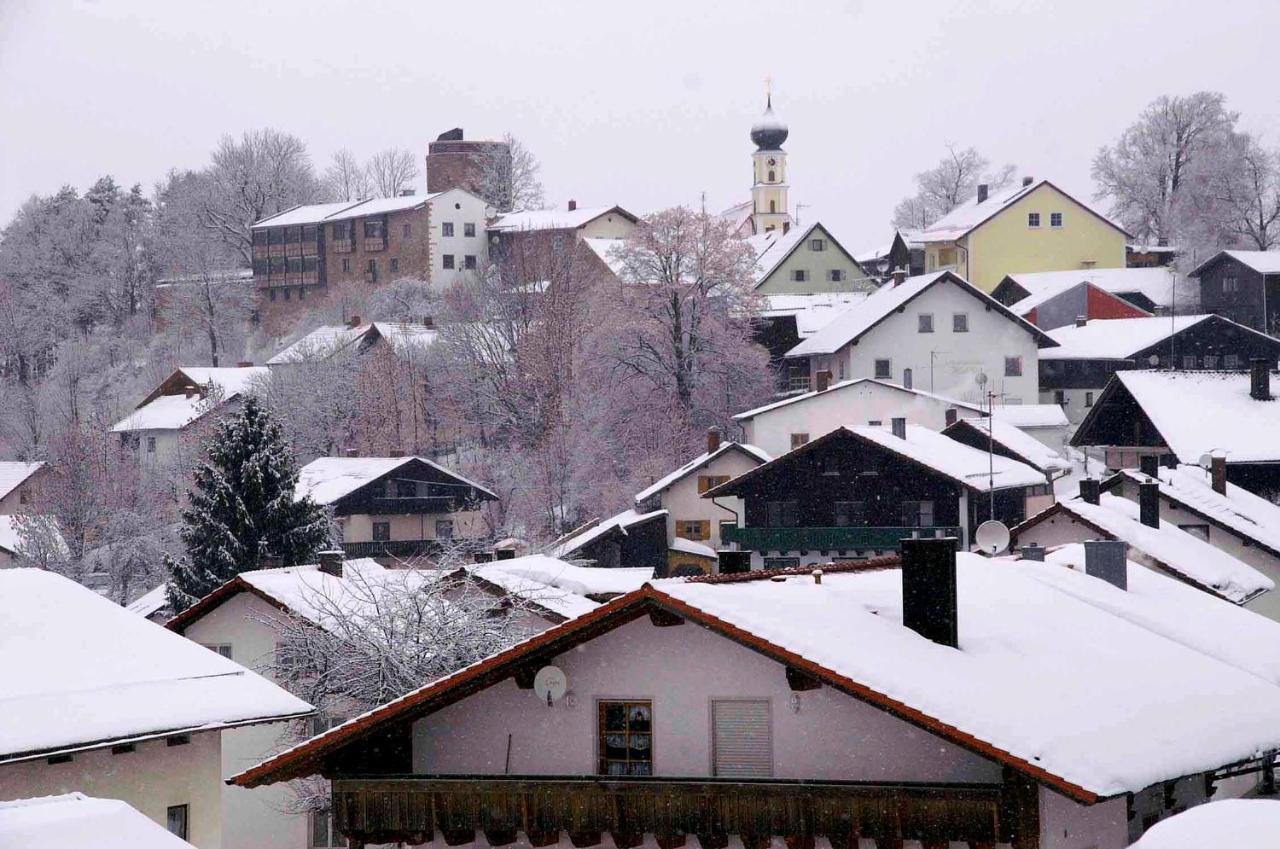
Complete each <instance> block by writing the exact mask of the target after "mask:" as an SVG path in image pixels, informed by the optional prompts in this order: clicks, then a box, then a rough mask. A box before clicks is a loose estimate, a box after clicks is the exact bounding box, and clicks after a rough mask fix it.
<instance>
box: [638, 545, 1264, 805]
mask: <svg viewBox="0 0 1280 849" xmlns="http://www.w3.org/2000/svg"><path fill="white" fill-rule="evenodd" d="M956 571H957V574H956V579H957V584H958V592H957V599H958V614H959V615H958V621H959V648H958V649H953V648H948V647H945V646H942V645H939V644H937V643H934V642H932V641H930V640H928V639H926V638H924V637H922V636H920V635H919V634H917V633H915V632H914V631H912V630H909V629H907V628H905V627H903V626H902V577H901V573H900V572H899V571H898V570H897V569H881V570H864V571H851V572H835V571H832V572H831V573H830V574H827V575H824V577H823V581H822V583H821V584H817V583H815V582H814V581H813V579H812V578H811V577H809V576H808V575H794V576H790V577H787V578H786V579H785V580H784V581H781V582H778V581H768V580H746V581H735V582H716V581H715V580H714V579H712V580H710V581H699V580H697V579H694V580H667V581H657V582H654V587H655V589H656V590H657V591H658V592H659V593H660V594H662V595H666V596H669V597H671V598H673V599H675V600H676V601H677V602H679V603H681V604H682V605H684V606H686V607H688V608H691V609H692V610H694V611H697V612H699V613H700V614H702V615H705V616H707V617H714V618H715V620H718V621H719V622H722V623H724V624H726V625H728V626H731V627H733V628H736V629H738V631H739V632H745V633H747V634H750V635H751V636H752V637H754V638H757V639H760V640H763V641H765V642H766V643H767V644H769V645H771V646H776V647H779V648H781V649H783V650H786V651H789V652H792V653H794V654H796V655H799V656H800V657H802V658H804V659H805V660H807V661H809V662H811V663H813V664H816V665H817V666H818V667H820V668H822V669H824V670H829V671H830V672H831V673H834V675H836V676H839V677H840V678H841V679H844V680H847V681H851V682H853V683H854V685H855V686H858V687H861V688H865V689H866V690H869V691H871V693H873V694H876V695H875V696H873V698H878V699H880V700H885V701H892V702H894V703H897V704H899V705H905V706H907V707H908V708H909V709H912V710H916V711H920V712H922V713H923V714H925V715H926V716H928V717H931V718H932V719H934V720H936V721H937V722H938V723H939V727H940V728H943V729H947V730H950V731H952V732H954V731H958V732H960V733H961V734H966V735H970V736H971V737H972V738H976V739H977V740H980V741H984V742H986V743H987V744H989V745H990V746H992V747H994V748H995V749H996V750H998V751H1000V752H1004V753H1007V754H1008V755H1010V756H1012V757H1013V758H1016V759H1018V760H1020V761H1021V762H1023V763H1025V764H1029V765H1033V766H1034V767H1035V768H1038V769H1041V770H1044V771H1045V772H1047V773H1048V774H1049V775H1051V776H1056V777H1058V778H1060V779H1061V780H1063V781H1065V782H1067V783H1069V784H1071V785H1074V786H1076V787H1078V788H1081V789H1083V790H1084V791H1086V792H1088V793H1092V794H1095V795H1096V796H1098V797H1109V796H1114V795H1118V794H1121V793H1126V792H1136V791H1139V790H1142V789H1144V788H1146V787H1149V786H1151V785H1153V784H1156V783H1158V782H1160V781H1163V780H1166V779H1171V778H1177V777H1181V776H1185V775H1191V774H1195V773H1198V772H1202V771H1206V770H1211V769H1215V768H1217V767H1220V766H1223V765H1225V764H1228V763H1233V762H1236V761H1240V760H1244V759H1247V758H1250V757H1252V756H1254V755H1255V753H1256V752H1257V751H1258V750H1262V749H1267V748H1272V747H1275V746H1276V745H1277V744H1278V743H1280V728H1277V726H1276V723H1275V716H1276V715H1277V711H1280V687H1278V686H1277V679H1280V663H1278V662H1277V661H1280V656H1278V654H1277V649H1276V646H1277V645H1280V626H1278V625H1277V624H1276V623H1274V622H1271V621H1269V620H1266V619H1264V618H1263V617H1259V616H1256V615H1255V614H1251V613H1248V612H1247V611H1241V610H1238V609H1236V608H1234V607H1232V606H1231V605H1225V604H1222V603H1221V602H1219V601H1215V600H1214V599H1212V598H1211V597H1209V596H1207V595H1205V594H1203V593H1199V592H1197V591H1195V590H1191V589H1189V588H1186V589H1187V592H1186V593H1183V594H1177V593H1176V588H1173V587H1169V586H1168V585H1169V584H1172V583H1173V582H1172V581H1169V580H1168V579H1164V578H1162V577H1161V576H1158V575H1152V576H1151V577H1152V578H1153V579H1154V580H1153V581H1151V582H1143V583H1138V585H1137V586H1136V587H1135V588H1134V590H1133V591H1131V592H1130V593H1128V594H1127V596H1128V597H1125V595H1126V594H1124V593H1123V591H1121V590H1118V589H1116V588H1114V587H1111V586H1110V585H1108V584H1105V583H1104V582H1102V581H1099V580H1098V579H1096V578H1092V577H1089V576H1088V575H1085V574H1081V573H1079V572H1075V571H1072V570H1068V569H1063V568H1061V567H1059V566H1054V565H1051V564H1044V563H1029V562H1009V561H1000V560H989V559H986V558H983V557H980V556H978V555H973V554H959V555H958V556H957V569H956ZM1158 582H1163V583H1162V584H1161V585H1160V586H1159V587H1158V589H1155V590H1151V591H1148V590H1147V586H1148V585H1151V584H1156V583H1158ZM1166 594H1167V595H1170V596H1176V598H1177V603H1176V604H1173V603H1166V601H1165V596H1166ZM1129 603H1132V604H1133V605H1134V607H1133V609H1128V608H1127V605H1128V604H1129ZM1214 607H1220V608H1222V610H1221V611H1215V610H1214ZM1188 611H1192V612H1193V613H1194V614H1195V616H1194V617H1193V616H1188ZM1227 613H1230V614H1239V616H1228V615H1226V614H1227ZM1201 615H1203V616H1204V617H1205V618H1206V619H1207V620H1208V621H1210V622H1215V623H1242V624H1244V625H1245V626H1248V627H1250V628H1251V629H1253V630H1252V631H1251V632H1256V631H1260V632H1262V633H1264V634H1267V635H1270V636H1268V638H1267V641H1266V642H1267V644H1266V645H1257V644H1255V643H1253V642H1252V641H1247V640H1239V639H1234V637H1233V636H1232V630H1231V629H1230V628H1228V629H1227V630H1226V631H1225V632H1223V633H1215V632H1217V630H1218V629H1217V628H1215V627H1212V626H1210V627H1201V628H1199V629H1196V630H1192V629H1189V628H1186V627H1184V626H1186V625H1187V624H1188V622H1196V621H1204V620H1199V617H1200V616H1201ZM1246 617H1247V619H1246ZM1251 620H1257V621H1256V622H1254V621H1251ZM1202 632H1203V633H1202ZM1064 634H1069V635H1071V637H1070V639H1063V636H1062V635H1064ZM1197 639H1199V640H1203V641H1206V642H1208V643H1210V644H1211V645H1216V644H1220V643H1222V642H1225V641H1226V640H1234V641H1235V642H1236V643H1238V644H1239V646H1238V647H1236V649H1235V651H1236V653H1237V654H1238V655H1243V656H1244V657H1245V658H1246V662H1245V663H1238V664H1237V663H1234V662H1232V660H1230V659H1222V658H1220V657H1216V656H1214V653H1213V652H1212V651H1209V650H1206V649H1205V648H1204V647H1202V646H1201V645H1200V644H1199V643H1198V642H1196V641H1195V640H1197ZM1257 666H1265V667H1266V668H1267V670H1268V673H1269V674H1268V675H1267V676H1266V677H1262V676H1260V675H1259V674H1257V672H1256V671H1255V668H1256V667H1257ZM1064 669H1070V670H1072V674H1071V675H1063V674H1062V670H1064ZM1224 694H1230V696H1229V697H1228V696H1224ZM1171 706H1173V707H1171ZM1227 706H1229V707H1230V709H1231V721H1230V722H1227V723H1224V722H1222V716H1223V710H1224V708H1225V707H1227ZM1175 708H1176V709H1175ZM944 733H945V732H944ZM1171 741H1173V742H1172V743H1171Z"/></svg>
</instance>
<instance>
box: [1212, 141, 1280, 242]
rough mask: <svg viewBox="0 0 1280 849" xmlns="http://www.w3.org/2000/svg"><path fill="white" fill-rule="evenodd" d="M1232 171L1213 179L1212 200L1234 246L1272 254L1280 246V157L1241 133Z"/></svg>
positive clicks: (1222, 173)
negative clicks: (1271, 251)
mask: <svg viewBox="0 0 1280 849" xmlns="http://www.w3.org/2000/svg"><path fill="white" fill-rule="evenodd" d="M1235 142H1236V143H1235V145H1234V147H1235V148H1236V155H1235V156H1234V158H1233V159H1234V161H1233V163H1232V165H1233V167H1231V168H1230V169H1220V170H1219V172H1218V173H1217V174H1215V175H1214V177H1213V183H1212V193H1213V194H1212V196H1213V200H1214V202H1215V205H1216V207H1217V209H1218V210H1219V212H1220V215H1221V217H1222V219H1223V222H1222V224H1223V230H1224V231H1225V232H1224V235H1225V236H1226V237H1227V238H1228V239H1230V240H1231V242H1232V243H1234V244H1237V245H1242V246H1244V247H1246V248H1249V249H1253V250H1259V251H1268V250H1271V249H1272V248H1274V247H1276V246H1277V245H1280V153H1276V152H1272V151H1268V150H1266V149H1265V148H1263V147H1262V145H1261V144H1260V143H1259V142H1258V140H1257V139H1255V138H1253V137H1252V136H1249V135H1247V134H1245V133H1240V134H1238V135H1237V136H1236V139H1235Z"/></svg>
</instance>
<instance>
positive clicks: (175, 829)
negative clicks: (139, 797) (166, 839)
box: [164, 805, 187, 840]
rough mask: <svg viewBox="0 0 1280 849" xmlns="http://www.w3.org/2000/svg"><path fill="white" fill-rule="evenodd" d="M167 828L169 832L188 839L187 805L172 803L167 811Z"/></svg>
mask: <svg viewBox="0 0 1280 849" xmlns="http://www.w3.org/2000/svg"><path fill="white" fill-rule="evenodd" d="M164 819H165V828H167V829H169V833H170V834H173V835H176V836H177V837H180V838H182V839H183V840H186V839H187V806H186V805H170V806H169V808H168V809H167V810H166V811H165V818H164Z"/></svg>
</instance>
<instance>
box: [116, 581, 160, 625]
mask: <svg viewBox="0 0 1280 849" xmlns="http://www.w3.org/2000/svg"><path fill="white" fill-rule="evenodd" d="M168 606H169V582H168V581H166V582H164V583H163V584H160V586H158V587H153V588H152V589H149V590H147V591H146V592H145V593H143V594H142V595H141V596H139V597H138V598H136V599H134V600H133V601H131V602H129V603H128V604H126V605H125V606H124V609H125V610H127V611H129V612H130V613H135V614H137V615H138V616H142V617H144V618H145V617H147V616H151V615H153V614H156V613H159V612H160V611H161V610H164V609H165V608H166V607H168Z"/></svg>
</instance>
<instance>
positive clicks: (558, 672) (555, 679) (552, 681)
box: [533, 666, 569, 707]
mask: <svg viewBox="0 0 1280 849" xmlns="http://www.w3.org/2000/svg"><path fill="white" fill-rule="evenodd" d="M568 686H569V679H568V678H566V677H565V674H564V670H562V669H561V668H560V667H558V666H544V667H542V668H541V669H539V670H538V674H537V675H535V676H533V691H534V692H535V693H537V694H538V699H539V700H540V701H544V702H546V703H547V707H551V704H552V703H553V702H555V701H556V700H557V699H559V698H561V697H562V696H564V691H565V690H566V689H567V688H568Z"/></svg>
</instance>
